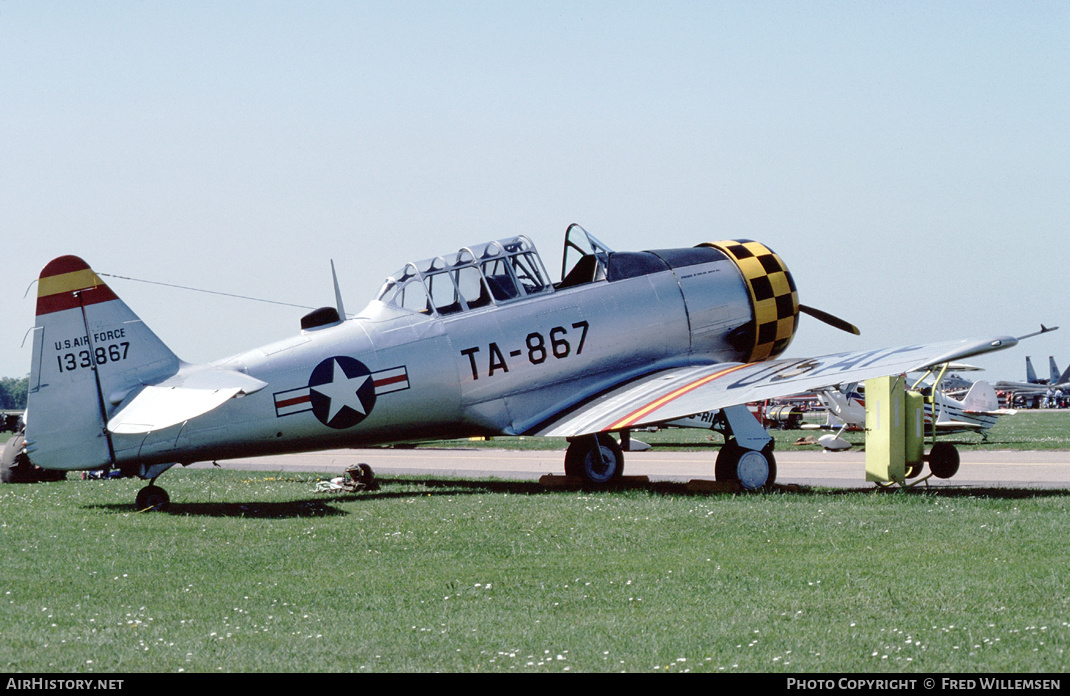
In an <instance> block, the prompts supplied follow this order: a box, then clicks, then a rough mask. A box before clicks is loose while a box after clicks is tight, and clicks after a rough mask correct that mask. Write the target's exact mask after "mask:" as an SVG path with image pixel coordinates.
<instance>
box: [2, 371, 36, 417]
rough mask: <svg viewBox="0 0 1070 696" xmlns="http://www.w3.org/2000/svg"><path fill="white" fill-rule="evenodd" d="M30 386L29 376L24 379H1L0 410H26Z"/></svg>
mask: <svg viewBox="0 0 1070 696" xmlns="http://www.w3.org/2000/svg"><path fill="white" fill-rule="evenodd" d="M29 386H30V377H29V375H27V376H26V377H23V378H22V379H15V378H14V377H0V409H8V408H9V409H24V408H26V391H27V390H28V389H29Z"/></svg>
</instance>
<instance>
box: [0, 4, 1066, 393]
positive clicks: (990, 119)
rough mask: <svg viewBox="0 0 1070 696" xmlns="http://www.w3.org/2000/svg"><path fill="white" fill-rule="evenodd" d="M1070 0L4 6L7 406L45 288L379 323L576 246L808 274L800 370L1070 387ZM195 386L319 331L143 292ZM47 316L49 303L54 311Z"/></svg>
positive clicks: (0, 294) (0, 60)
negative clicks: (206, 364) (1045, 332)
mask: <svg viewBox="0 0 1070 696" xmlns="http://www.w3.org/2000/svg"><path fill="white" fill-rule="evenodd" d="M1068 134H1070V3H1067V2H1065V1H1064V0H1059V1H1050V2H978V1H969V2H928V1H926V2H853V1H851V2H847V1H845V2H801V1H800V2H715V1H705V2H638V3H637V2H621V1H619V0H618V1H613V2H553V1H549V0H543V1H540V2H530V3H529V2H514V1H510V2H449V1H446V0H443V1H436V2H400V1H389V2H329V1H317V2H293V3H274V2H263V1H257V2H222V3H220V2H172V3H166V2H126V1H123V0H116V1H113V2H98V3H85V2H73V1H72V2H47V1H44V2H42V1H40V0H34V1H33V2H24V1H5V0H0V245H2V246H0V259H2V261H3V263H2V269H3V270H2V273H0V376H15V377H21V376H23V375H25V374H26V373H27V372H28V371H29V360H30V356H29V347H28V345H26V346H23V345H22V342H23V337H24V336H25V334H26V332H27V330H28V329H29V328H30V327H32V325H33V322H34V317H33V313H34V297H35V288H30V285H31V283H33V281H34V280H35V278H36V277H37V275H38V273H39V271H40V269H41V268H42V267H43V266H44V265H45V264H46V263H47V262H48V261H49V260H51V259H52V258H54V257H56V256H59V255H62V254H77V255H79V256H82V257H83V258H84V259H86V260H87V261H88V262H89V263H90V264H91V265H92V266H93V267H94V268H95V269H96V270H97V271H98V272H102V273H110V274H115V275H120V276H130V277H135V278H146V279H152V280H156V281H160V282H166V283H175V284H181V285H190V286H195V287H199V288H207V289H213V290H218V291H221V292H230V293H235V294H241V295H250V296H255V297H262V298H270V299H275V300H279V301H283V302H291V303H295V304H300V305H308V306H320V305H325V304H333V292H332V288H331V283H330V260H331V259H334V261H335V264H336V265H337V267H338V270H339V274H340V277H341V283H342V288H343V291H344V293H345V300H346V305H347V309H349V310H351V311H353V310H356V309H359V308H360V307H362V306H363V305H364V304H365V302H366V301H367V300H368V299H370V298H371V296H372V295H373V294H374V293H375V291H376V289H377V288H378V286H379V284H380V282H381V280H382V278H383V277H384V276H385V275H387V274H388V273H391V272H392V271H394V270H395V269H397V268H399V267H400V266H401V265H402V264H403V263H404V262H405V261H407V260H415V259H418V258H425V257H428V256H433V255H436V254H440V253H447V252H450V251H453V250H455V249H456V248H458V247H459V246H461V245H464V244H470V243H476V242H480V241H485V240H487V239H495V238H501V237H505V236H509V235H513V234H520V233H523V234H527V235H529V236H530V237H531V238H532V239H533V240H534V242H535V244H536V245H537V246H538V247H539V249H540V250H541V252H542V254H543V257H544V258H545V259H546V261H547V265H549V266H550V267H551V268H552V269H553V270H554V271H555V273H556V269H557V265H558V264H559V255H560V244H561V239H562V234H563V232H564V230H565V228H566V226H567V225H568V224H569V223H571V222H578V223H580V224H582V225H584V226H585V227H586V228H587V229H588V230H589V231H591V232H592V233H594V234H595V235H597V236H599V237H600V238H602V240H603V241H605V242H606V243H608V244H609V245H610V246H612V247H614V248H617V249H642V248H657V247H666V246H691V245H694V244H696V243H699V242H702V241H707V240H718V239H727V238H750V239H757V240H761V241H764V242H766V243H767V244H768V245H769V246H771V247H772V248H774V249H775V250H776V251H777V252H779V253H780V255H781V256H782V257H783V258H784V259H785V261H786V262H787V264H788V265H789V267H790V268H791V270H792V272H793V273H794V275H795V277H796V280H797V282H798V285H799V288H800V294H801V298H802V301H803V302H804V303H806V304H810V305H814V306H817V307H820V308H822V309H825V310H827V311H830V312H832V313H834V314H838V315H840V316H843V317H845V318H847V319H849V320H851V321H853V322H854V323H856V324H857V325H859V326H860V327H861V328H862V336H861V337H851V336H847V335H845V334H841V333H839V332H836V331H834V330H832V329H828V328H826V327H824V326H823V325H821V324H819V323H817V322H816V321H812V320H810V319H808V318H803V320H802V326H801V329H800V333H799V335H798V336H797V338H796V341H795V343H794V344H793V345H792V348H791V349H790V351H789V354H790V355H797V356H802V355H819V354H823V353H828V352H834V351H837V350H846V349H863V348H871V347H879V346H896V345H903V344H908V343H914V342H919V341H926V340H945V339H952V338H960V337H974V336H984V335H988V334H1011V335H1019V334H1023V333H1026V332H1029V331H1033V330H1035V329H1036V328H1038V327H1039V325H1040V323H1041V322H1044V323H1047V324H1049V325H1051V324H1054V325H1063V327H1064V328H1063V329H1062V330H1061V331H1059V332H1056V333H1055V334H1052V335H1051V336H1045V337H1041V338H1038V339H1034V340H1033V341H1031V342H1028V343H1027V344H1023V345H1022V346H1019V347H1018V348H1016V349H1013V350H1012V351H1008V352H1006V353H1003V354H1000V355H999V356H993V357H990V358H987V359H983V360H978V361H977V364H979V365H981V366H982V367H987V368H988V372H987V373H986V375H985V376H986V377H988V378H990V379H998V378H1021V377H1023V376H1024V374H1023V373H1024V360H1025V356H1026V355H1031V356H1032V357H1033V359H1034V363H1035V364H1037V365H1038V367H1039V368H1040V369H1041V370H1042V371H1046V364H1047V356H1048V355H1054V356H1055V358H1056V361H1057V362H1058V363H1059V366H1060V367H1065V366H1066V365H1067V364H1070V299H1068V297H1067V290H1066V278H1067V259H1068V256H1070V254H1068V248H1070V245H1068V241H1067V232H1068V231H1070V136H1068ZM111 285H112V287H113V288H114V289H115V290H116V291H117V292H118V293H119V294H120V295H122V296H123V297H124V299H126V300H127V302H128V303H129V304H130V305H131V306H132V307H133V308H134V310H135V311H136V312H138V313H139V314H140V315H141V317H142V318H143V319H144V320H145V321H146V323H148V324H149V326H151V327H153V328H154V329H155V330H156V332H157V333H158V334H159V335H160V336H161V337H162V338H163V339H164V340H165V341H166V342H168V343H169V344H170V345H171V346H172V347H173V348H174V350H175V351H176V352H177V353H178V354H179V355H180V356H181V357H182V358H183V359H185V360H189V361H206V360H212V359H216V358H220V357H224V356H226V355H230V354H232V353H235V352H238V351H240V350H243V349H245V348H250V347H253V346H256V345H259V344H263V343H266V342H269V341H272V340H275V339H279V338H283V337H285V336H287V335H290V334H292V333H295V332H296V331H297V329H298V321H299V318H300V316H301V314H303V313H304V312H303V310H301V309H295V308H287V307H281V306H277V305H267V304H258V303H250V302H246V301H240V300H233V299H225V298H220V297H216V296H211V295H203V294H195V293H189V292H183V291H178V290H170V289H165V288H160V287H154V286H148V285H144V284H139V283H134V282H131V281H126V280H118V279H116V280H112V281H111ZM28 288H29V293H28V294H27V295H26V296H25V297H24V294H25V293H27V289H28Z"/></svg>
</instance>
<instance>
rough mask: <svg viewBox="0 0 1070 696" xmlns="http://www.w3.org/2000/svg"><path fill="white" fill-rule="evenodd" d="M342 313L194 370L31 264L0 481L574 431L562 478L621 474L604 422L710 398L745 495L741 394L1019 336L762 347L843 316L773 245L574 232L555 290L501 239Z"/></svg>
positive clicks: (521, 242)
mask: <svg viewBox="0 0 1070 696" xmlns="http://www.w3.org/2000/svg"><path fill="white" fill-rule="evenodd" d="M577 253H578V258H577V256H576V254H577ZM572 259H574V260H575V262H574V263H571V262H570V260H572ZM336 288H337V282H336ZM339 296H340V295H339ZM338 305H339V307H328V308H323V309H320V310H316V311H314V312H312V313H310V314H309V315H307V316H306V317H305V318H304V319H303V320H302V325H301V330H300V332H299V333H297V334H296V335H295V336H293V337H292V338H289V339H286V340H283V341H280V342H278V343H273V344H271V345H267V346H263V347H260V348H254V349H252V350H249V351H248V352H245V353H241V354H239V355H235V356H232V357H229V358H224V359H221V360H218V361H216V362H212V363H208V364H199V365H195V364H189V363H186V362H183V361H182V360H180V359H179V357H178V356H177V355H175V354H174V353H173V352H172V351H171V350H170V349H169V348H168V347H167V346H166V345H165V344H164V342H163V341H161V340H160V339H159V338H158V337H157V336H156V334H154V333H153V332H152V331H151V330H150V329H149V327H148V326H147V325H146V324H145V323H144V322H143V321H142V320H141V319H140V318H139V317H138V316H137V315H136V314H135V313H134V312H133V311H131V309H130V308H129V307H128V306H127V305H126V303H125V302H123V301H122V300H121V299H119V297H118V296H117V295H116V294H115V293H114V292H113V291H112V290H111V288H109V287H108V285H107V284H105V283H104V282H103V281H102V280H101V278H100V277H99V276H98V275H97V274H96V273H94V272H93V270H92V269H91V268H90V267H89V265H88V264H87V263H86V262H85V261H83V260H82V259H80V258H77V257H74V256H63V257H60V258H57V259H55V260H54V261H52V262H50V263H49V264H48V265H46V266H45V268H44V270H42V271H41V274H40V282H39V285H38V294H37V322H36V326H35V327H34V329H33V356H32V363H31V368H30V382H29V396H28V407H27V416H26V427H25V433H24V436H20V437H17V438H13V439H12V440H11V441H10V442H9V443H8V445H7V447H6V449H5V452H4V455H3V473H4V476H5V478H6V479H9V480H10V479H12V478H18V474H19V473H25V472H27V471H28V470H29V469H30V468H31V467H40V468H43V469H50V470H65V471H70V470H114V471H119V472H121V473H122V474H123V475H126V476H137V477H140V478H142V479H146V480H148V481H149V482H150V483H149V485H148V486H147V487H146V488H144V489H142V491H141V492H140V493H139V494H138V497H137V506H138V508H139V509H144V508H156V509H158V508H162V507H164V506H166V505H167V502H168V496H167V494H166V493H165V492H164V491H163V489H161V488H160V487H158V486H156V485H155V481H156V478H157V477H158V476H160V475H161V474H162V473H164V472H165V471H166V470H168V469H169V468H171V467H172V466H174V465H176V464H181V465H188V464H190V463H192V462H197V461H213V460H225V459H228V458H235V457H249V456H255V455H264V454H277V453H285V452H307V451H313V450H321V449H327V448H337V447H360V446H367V445H378V444H384V443H402V442H414V441H422V440H437V439H445V438H460V437H470V436H493V435H530V436H559V437H566V438H569V440H570V441H571V444H570V446H569V447H568V450H567V452H566V453H565V463H564V466H565V471H566V473H567V474H569V475H573V476H578V477H581V478H582V479H584V480H586V481H587V482H589V483H591V484H605V483H608V482H610V481H612V480H614V479H615V478H617V477H619V476H620V475H621V472H622V471H623V468H624V458H623V453H622V451H621V448H620V447H619V445H618V444H617V443H616V441H615V440H614V439H613V438H612V437H610V433H613V432H619V431H626V430H629V429H633V428H637V427H641V426H644V425H648V424H653V423H662V422H665V421H669V420H673V419H676V418H681V417H684V416H688V415H691V414H695V413H700V412H703V411H717V412H718V423H717V424H716V427H717V428H718V429H719V430H720V431H721V432H722V433H723V434H724V435H725V438H726V444H725V445H724V446H723V447H722V448H721V450H720V452H719V454H718V458H717V463H716V468H715V470H716V475H717V477H718V478H722V479H730V480H734V481H738V483H739V484H740V485H741V486H742V487H744V488H747V489H759V488H763V487H765V486H768V485H769V484H771V483H772V482H773V481H774V479H775V477H776V461H775V458H774V454H773V445H772V438H771V437H770V436H769V434H768V433H767V432H766V431H765V430H764V429H763V428H762V426H761V424H760V423H758V422H757V421H756V420H755V418H754V417H753V415H752V414H751V413H750V412H749V411H748V409H747V407H746V405H745V404H747V403H748V402H753V401H760V400H765V399H771V398H775V397H783V396H788V395H791V394H798V393H802V392H809V391H812V390H814V389H816V388H818V387H825V386H828V385H830V384H841V383H847V382H858V381H861V380H864V379H867V378H870V377H875V376H881V375H888V374H898V373H901V372H906V371H909V370H917V369H920V368H924V367H926V366H929V365H934V364H942V363H947V362H948V361H951V360H959V359H962V358H966V357H969V356H973V355H978V354H981V353H986V352H988V351H994V350H1000V349H1004V348H1008V347H1010V346H1013V345H1015V344H1016V343H1017V342H1018V341H1017V339H1015V338H1012V337H1010V336H994V337H989V338H982V339H978V340H962V341H951V342H946V343H933V344H927V345H911V346H902V347H895V348H886V349H878V350H865V351H856V352H844V353H835V354H832V355H826V356H822V357H815V358H795V359H782V358H778V356H780V355H781V354H782V353H783V352H784V351H785V349H787V347H788V345H789V344H790V343H791V340H792V337H793V336H794V335H795V331H796V329H797V328H798V324H799V314H800V313H807V314H810V315H812V316H815V317H817V318H819V319H821V320H823V321H826V322H828V323H831V324H833V325H835V326H838V327H840V328H844V329H847V330H854V331H857V330H856V329H853V327H851V326H850V325H849V324H846V323H845V322H843V321H841V320H838V319H836V318H835V317H831V316H830V315H827V314H824V313H822V312H819V311H817V310H813V309H811V308H809V307H806V306H805V305H802V304H800V303H799V297H798V292H797V290H796V287H795V283H794V281H793V280H792V276H791V274H790V273H789V272H788V269H787V267H786V266H785V265H784V263H783V261H782V260H781V259H780V257H779V256H777V255H776V254H775V253H773V251H772V250H770V249H769V248H768V247H766V246H764V245H762V244H760V243H758V242H752V241H746V240H735V241H723V242H716V243H708V244H701V245H699V246H696V247H690V248H679V249H661V250H653V251H640V252H616V251H613V250H611V249H610V248H609V247H607V246H606V245H605V244H603V243H601V242H599V241H598V240H597V239H595V238H594V237H592V236H591V235H589V234H587V233H586V232H585V231H584V230H583V229H582V228H580V227H579V226H577V225H573V226H570V227H569V229H568V230H567V232H566V239H565V253H564V258H563V263H562V279H561V280H560V281H559V282H557V283H554V282H551V280H550V279H549V277H548V274H547V272H546V269H545V267H544V265H543V262H542V260H541V258H540V256H539V254H538V252H537V251H536V249H535V247H534V245H533V244H532V243H531V241H530V240H529V239H528V238H526V237H523V236H518V237H513V238H510V239H504V240H501V241H494V242H487V243H482V244H475V245H471V246H466V247H462V248H461V249H460V250H458V251H456V252H454V253H449V254H445V255H443V256H435V257H432V258H430V259H427V260H424V261H419V262H415V263H408V264H405V265H404V266H402V267H401V269H400V270H399V271H397V272H396V273H394V274H393V275H392V276H390V277H389V278H388V279H387V280H386V282H385V284H384V285H383V286H382V289H381V290H380V292H379V293H378V295H377V296H376V297H375V299H374V300H372V301H371V302H370V303H369V304H368V306H367V307H365V308H364V309H363V310H362V311H361V312H360V313H359V314H357V315H356V316H355V317H352V318H349V317H347V316H346V314H345V313H344V311H340V309H341V307H340V305H341V302H340V299H339V300H338Z"/></svg>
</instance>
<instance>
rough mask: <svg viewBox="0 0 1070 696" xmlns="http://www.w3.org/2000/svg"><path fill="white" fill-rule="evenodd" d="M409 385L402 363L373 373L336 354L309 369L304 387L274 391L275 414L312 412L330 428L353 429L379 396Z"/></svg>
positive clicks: (285, 414)
mask: <svg viewBox="0 0 1070 696" xmlns="http://www.w3.org/2000/svg"><path fill="white" fill-rule="evenodd" d="M408 388H409V373H408V370H407V369H406V367H405V366H404V365H402V366H400V367H392V368H389V369H386V370H378V371H376V372H372V371H370V370H369V369H368V367H367V366H366V365H365V364H364V363H362V362H361V361H359V360H356V359H355V358H350V357H348V356H345V355H338V356H334V357H332V358H327V359H326V360H324V361H322V362H320V364H318V365H317V366H316V367H315V369H314V370H312V374H311V375H310V376H309V378H308V386H307V387H299V388H297V389H288V390H286V391H281V392H275V415H276V417H278V418H282V417H283V416H292V415H294V414H297V413H304V412H306V411H312V415H314V416H315V417H316V418H317V419H318V420H319V421H320V422H321V423H323V424H324V425H326V426H328V427H330V428H335V429H339V430H341V429H344V428H352V427H353V426H354V425H356V424H358V423H360V422H361V421H362V420H364V419H365V418H367V417H368V415H369V414H370V413H371V412H372V409H373V408H375V401H376V399H377V398H378V397H380V396H382V395H383V394H389V393H391V392H396V391H402V390H404V389H408Z"/></svg>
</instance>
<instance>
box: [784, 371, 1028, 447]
mask: <svg viewBox="0 0 1070 696" xmlns="http://www.w3.org/2000/svg"><path fill="white" fill-rule="evenodd" d="M913 389H915V390H917V391H920V392H921V393H922V394H923V395H924V396H926V397H932V401H931V402H930V400H929V398H926V400H925V433H926V434H927V435H932V434H933V433H934V431H935V434H937V435H941V434H950V433H959V432H976V433H980V434H981V436H982V437H983V438H986V437H987V431H988V430H990V429H991V428H992V426H994V425H995V424H996V419H997V418H999V416H1009V415H1013V414H1014V413H1015V411H1013V410H1008V409H1003V408H1000V406H999V398H998V397H997V396H996V390H995V389H994V388H993V387H992V385H991V384H989V383H988V382H984V381H978V382H974V383H973V384H972V385H971V386H970V388H969V390H968V391H967V392H966V394H965V396H964V397H963V398H962V399H956V398H955V397H953V396H951V395H950V394H948V393H946V392H942V391H939V390H936V389H934V388H933V387H932V386H929V385H926V384H924V383H916V384H915V385H914V387H913ZM817 393H818V396H819V397H820V399H821V403H822V404H823V405H824V406H825V408H826V409H827V410H828V414H829V420H828V422H827V423H826V425H824V426H803V427H804V428H807V429H812V428H815V427H816V428H825V429H835V430H837V431H838V432H837V433H836V434H835V435H831V434H830V435H822V436H821V437H819V438H818V443H819V444H820V445H821V446H823V447H825V448H826V449H831V450H841V449H849V448H850V447H851V443H850V442H847V441H846V440H844V439H843V438H842V437H840V436H841V435H842V434H843V432H844V431H845V430H847V429H848V428H854V429H864V428H865V427H866V397H865V386H864V385H861V384H849V385H843V386H840V387H837V388H830V389H819V390H818V392H817ZM934 413H935V417H934V415H933V414H934Z"/></svg>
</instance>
